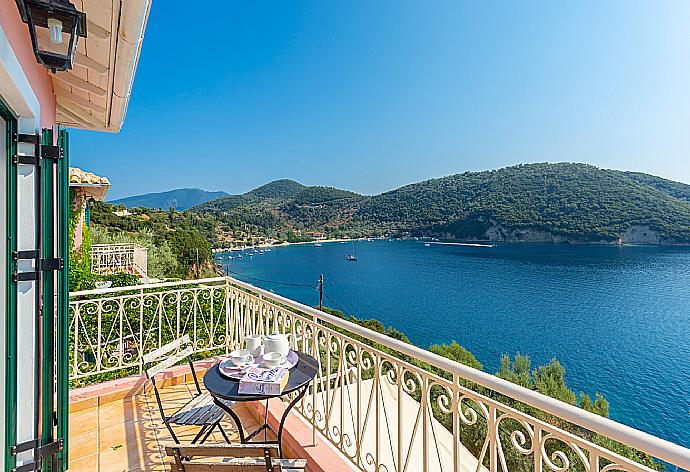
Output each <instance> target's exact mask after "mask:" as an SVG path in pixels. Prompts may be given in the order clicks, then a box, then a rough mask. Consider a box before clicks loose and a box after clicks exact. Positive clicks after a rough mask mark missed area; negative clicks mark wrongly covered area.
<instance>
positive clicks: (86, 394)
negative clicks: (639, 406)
mask: <svg viewBox="0 0 690 472" xmlns="http://www.w3.org/2000/svg"><path fill="white" fill-rule="evenodd" d="M70 318H71V326H70V338H71V339H70V341H71V350H70V378H71V382H72V384H73V386H74V387H77V388H74V389H73V390H72V395H71V399H72V405H71V411H72V423H73V424H74V426H73V427H72V430H71V432H70V441H71V446H70V451H71V452H70V455H71V457H72V459H71V460H73V463H72V468H71V469H70V470H97V469H96V467H100V469H98V470H115V469H111V468H108V465H111V464H113V463H114V462H113V461H116V460H118V461H120V462H117V464H124V465H122V467H125V468H123V469H120V467H121V466H120V465H118V466H117V467H118V468H117V470H137V469H141V470H163V468H164V465H163V464H164V462H165V458H163V457H162V453H161V447H162V445H163V444H164V443H165V442H166V441H168V440H169V438H167V437H166V435H165V434H163V433H164V428H163V427H162V423H161V422H160V418H159V415H158V413H157V411H156V409H155V408H153V407H152V405H154V404H155V403H152V397H151V392H150V390H147V389H146V381H145V379H144V378H143V377H142V376H141V357H142V355H143V354H144V353H146V352H149V351H151V350H153V349H156V348H158V347H160V346H161V345H163V344H165V343H167V342H169V341H171V340H173V339H176V338H179V337H181V336H183V335H185V334H188V335H189V336H190V338H191V339H192V343H193V347H194V352H195V354H196V357H197V358H198V359H199V360H198V361H197V366H198V369H199V370H200V371H202V372H203V370H204V369H206V368H208V367H210V366H211V365H213V363H214V362H217V361H218V356H222V355H223V354H225V353H227V352H229V351H231V350H233V349H236V348H237V347H239V346H241V345H242V344H243V339H244V337H245V336H247V335H249V334H266V333H271V332H274V331H280V332H284V333H286V334H288V335H289V337H290V339H291V343H292V347H293V349H295V350H300V351H303V352H306V353H308V354H311V355H313V356H314V357H316V358H317V359H319V361H320V367H319V373H318V374H317V377H316V378H315V380H314V382H313V383H312V385H311V386H310V388H309V389H308V392H307V395H306V396H305V397H304V398H303V399H302V400H301V401H300V402H299V403H298V404H297V406H296V407H295V409H294V410H293V412H292V413H291V414H290V417H289V421H288V423H287V433H288V434H287V439H286V441H287V443H288V444H287V446H288V447H287V448H286V450H287V451H288V456H292V457H306V458H307V459H308V461H309V466H308V467H309V469H308V470H323V471H334V470H355V471H371V470H377V471H387V472H394V471H398V472H403V471H410V472H411V471H415V472H416V471H424V472H426V471H429V472H431V471H447V472H449V471H454V472H458V471H463V472H464V471H476V472H484V471H491V472H494V471H502V472H507V471H513V470H520V471H522V470H524V471H528V470H533V471H535V472H541V471H552V472H566V471H586V472H609V471H613V470H624V471H640V472H642V471H651V470H655V469H656V468H658V467H660V466H661V464H662V463H663V464H665V465H666V466H667V468H668V470H679V469H685V470H690V450H688V449H685V448H683V447H681V446H678V445H676V444H673V443H670V442H667V441H664V440H662V439H659V438H656V437H654V436H651V435H648V434H646V433H643V432H641V431H638V430H634V429H632V428H629V427H627V426H624V425H622V424H619V423H616V422H614V421H612V420H609V419H607V418H603V417H600V416H597V415H595V414H592V413H589V412H587V411H585V410H582V409H580V408H578V407H575V406H572V405H568V404H565V403H562V402H560V401H557V400H554V399H552V398H550V397H546V396H544V395H541V394H539V393H537V392H534V391H532V390H529V389H525V388H523V387H520V386H518V385H515V384H512V383H510V382H507V381H505V380H502V379H499V378H497V377H495V376H493V375H490V374H487V373H485V372H481V371H477V370H475V369H472V368H470V367H467V366H465V365H462V364H459V363H457V362H454V361H451V360H449V359H446V358H444V357H441V356H437V355H435V354H433V353H430V352H428V351H425V350H423V349H420V348H417V347H415V346H412V345H409V344H406V343H404V342H401V341H398V340H396V339H393V338H390V337H388V336H385V335H383V334H380V333H376V332H373V331H371V330H368V329H366V328H363V327H361V326H359V325H355V324H353V323H350V322H348V321H346V320H343V319H340V318H338V317H335V316H331V315H329V314H326V313H323V312H321V311H318V310H316V309H313V308H311V307H308V306H304V305H301V304H299V303H297V302H294V301H292V300H289V299H286V298H284V297H280V296H278V295H275V294H273V293H270V292H267V291H265V290H261V289H259V288H256V287H253V286H251V285H249V284H246V283H244V282H240V281H238V280H234V279H231V278H227V277H220V278H212V279H203V280H196V281H185V282H175V283H163V284H152V285H146V286H138V287H136V288H134V289H133V288H113V289H99V290H91V291H85V292H76V293H73V294H72V296H71V301H70ZM166 375H167V376H168V380H167V385H166V387H165V388H164V392H165V394H164V395H167V396H168V398H169V399H170V403H172V404H173V405H171V406H174V403H175V401H182V399H184V398H185V395H187V396H188V395H189V394H190V393H189V392H190V391H189V389H188V388H187V387H188V386H187V382H189V381H190V378H189V375H187V373H186V372H185V370H184V367H180V366H177V367H173V368H171V369H170V371H169V372H167V373H166ZM112 379H117V380H112ZM280 403H281V402H275V403H271V406H270V410H269V412H268V414H269V420H270V421H269V423H270V422H275V421H277V420H276V418H278V417H279V415H280V413H281V411H282V409H283V408H284V405H281V404H280ZM87 410H88V411H87ZM238 414H239V415H240V416H241V418H242V422H243V424H244V423H245V419H246V424H248V425H252V424H256V423H258V422H259V421H262V415H263V410H262V406H261V405H255V404H250V403H247V404H242V405H240V406H239V407H238ZM89 415H91V416H89ZM89 418H91V419H89ZM94 418H95V419H94ZM94 421H95V423H94ZM125 423H128V424H126V425H125ZM83 424H86V425H89V426H88V427H86V426H80V425H83ZM117 425H120V426H117ZM123 425H124V426H123ZM107 427H111V428H113V429H112V432H108V431H107V430H106V429H105V428H107ZM118 428H119V429H118ZM234 428H235V426H234V424H231V423H230V422H228V426H227V429H226V430H229V431H235V430H234ZM247 429H251V428H247ZM116 434H120V436H118V437H119V438H120V439H117V440H115V439H114V438H115V437H116ZM190 434H191V433H190ZM190 438H191V436H190ZM214 439H215V440H217V441H220V440H221V439H220V438H214ZM231 439H232V438H231ZM103 441H105V442H103ZM113 441H115V443H113V444H110V443H112V442H113ZM118 446H119V447H118ZM117 451H119V452H117ZM116 456H117V457H119V459H115V457H116ZM99 464H100V465H99ZM81 467H84V468H81ZM89 467H91V468H89Z"/></svg>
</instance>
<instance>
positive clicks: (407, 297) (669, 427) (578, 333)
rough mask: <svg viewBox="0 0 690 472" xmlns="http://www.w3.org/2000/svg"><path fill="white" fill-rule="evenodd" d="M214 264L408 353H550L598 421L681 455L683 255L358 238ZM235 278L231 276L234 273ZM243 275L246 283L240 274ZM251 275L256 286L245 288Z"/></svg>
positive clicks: (688, 371)
mask: <svg viewBox="0 0 690 472" xmlns="http://www.w3.org/2000/svg"><path fill="white" fill-rule="evenodd" d="M354 246H355V251H356V254H357V256H358V258H359V261H358V262H348V261H346V260H345V256H346V255H347V254H349V253H350V252H352V249H353V246H352V244H350V243H347V244H340V243H324V244H323V246H322V247H314V246H312V245H294V246H289V247H278V248H273V249H272V252H270V253H265V254H263V255H256V256H254V257H252V258H250V257H247V255H246V253H245V257H244V258H243V259H239V260H238V259H235V260H232V261H228V260H227V258H226V259H224V260H221V261H219V262H221V263H223V264H228V263H229V264H230V270H231V271H233V272H235V274H234V275H235V276H236V277H238V278H240V279H243V280H246V281H247V282H251V283H253V284H254V285H257V286H260V287H262V288H265V289H269V290H273V291H274V292H276V293H279V294H281V295H284V296H287V297H289V298H292V299H294V300H298V301H300V302H302V303H305V304H308V305H317V304H318V292H317V291H316V290H315V289H313V288H307V287H301V286H300V287H294V286H288V285H282V284H275V283H270V282H268V281H279V282H280V281H282V282H289V283H296V284H305V285H311V286H312V287H315V286H316V282H317V280H318V277H319V274H324V277H325V293H326V295H327V296H328V297H330V299H331V300H328V299H327V300H326V301H325V302H324V304H325V305H327V306H331V307H334V308H338V307H337V306H334V305H335V304H337V305H339V306H340V307H341V308H342V309H344V310H345V311H346V312H347V313H348V314H353V315H355V316H357V317H359V318H376V319H378V320H379V321H381V322H382V323H383V324H384V325H386V326H393V327H395V328H397V329H399V330H401V331H403V332H405V333H406V334H407V335H408V336H409V337H410V339H411V340H412V342H414V343H415V344H417V345H418V346H421V347H427V346H429V345H430V344H433V343H447V342H450V341H453V340H454V341H457V342H458V343H460V344H461V345H463V346H465V347H466V348H467V349H469V350H470V351H471V352H472V353H473V354H474V355H475V356H476V357H477V359H478V360H479V361H480V362H481V363H482V364H484V368H485V370H487V371H488V372H496V370H497V369H498V366H499V361H500V357H501V354H503V353H509V354H511V355H512V354H514V353H516V352H521V353H523V354H528V355H529V356H530V357H531V359H532V361H533V365H536V364H538V363H545V362H548V361H549V360H550V359H551V358H552V357H557V358H558V359H559V360H560V361H561V363H562V364H563V365H564V366H565V368H566V380H567V382H568V384H569V385H570V386H571V388H572V389H573V390H575V391H576V392H579V391H580V390H583V391H585V392H587V393H589V394H590V395H593V394H594V392H595V391H599V392H601V393H603V394H604V395H605V396H606V398H607V399H608V401H609V403H610V416H611V418H613V419H615V420H617V421H620V422H622V423H625V424H628V425H630V426H633V427H635V428H638V429H641V430H643V431H647V432H649V433H651V434H654V435H656V436H659V437H662V438H664V439H668V440H671V441H674V442H676V443H679V444H682V445H684V446H687V447H690V248H660V247H632V246H624V247H618V246H570V245H536V244H500V245H498V246H496V247H493V248H477V247H463V246H446V245H432V246H430V247H425V246H424V244H423V243H421V242H419V241H358V242H356V243H355V245H354ZM237 274H242V275H243V276H246V277H242V276H240V275H237ZM249 277H252V278H254V279H250V278H249ZM255 279H262V281H259V280H255Z"/></svg>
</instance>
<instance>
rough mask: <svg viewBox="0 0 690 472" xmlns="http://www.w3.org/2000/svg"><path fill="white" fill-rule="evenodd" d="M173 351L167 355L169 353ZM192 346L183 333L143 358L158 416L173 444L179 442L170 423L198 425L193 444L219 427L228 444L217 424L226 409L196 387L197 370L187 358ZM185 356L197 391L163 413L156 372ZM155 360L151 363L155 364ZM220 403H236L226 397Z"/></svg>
mask: <svg viewBox="0 0 690 472" xmlns="http://www.w3.org/2000/svg"><path fill="white" fill-rule="evenodd" d="M173 351H174V353H173V354H172V355H170V353H171V352H173ZM193 352H194V351H193V349H192V346H191V343H190V340H189V335H185V336H183V337H181V338H179V339H177V340H175V341H173V342H171V343H169V344H166V345H165V346H162V347H160V348H158V349H156V350H155V351H152V352H150V353H148V354H146V355H144V357H143V362H144V369H145V371H146V377H147V378H148V379H149V380H151V384H152V385H153V391H154V393H155V394H156V402H158V409H159V410H160V413H161V418H163V423H164V424H165V426H166V428H168V431H170V435H171V436H172V438H173V440H174V441H175V442H176V443H178V444H179V443H180V441H179V439H177V435H176V434H175V431H173V428H172V425H177V426H199V427H200V430H199V432H198V433H197V435H196V436H195V437H194V439H193V440H192V444H195V443H196V442H197V441H199V440H200V442H201V443H203V442H204V441H206V439H208V437H209V436H210V435H211V433H212V432H213V430H214V429H215V428H218V430H219V431H220V434H222V435H223V438H224V439H225V442H227V443H230V439H229V438H228V436H227V434H225V431H224V430H223V428H222V426H221V425H220V421H221V420H222V419H223V417H224V416H225V411H224V410H223V409H222V408H221V407H219V406H218V405H216V404H215V403H214V400H213V397H212V396H211V394H210V393H208V392H206V393H204V392H202V391H201V388H200V387H199V380H198V379H197V377H196V372H195V371H194V364H193V363H192V360H191V358H190V356H191V354H192V353H193ZM183 359H186V360H187V363H188V364H189V368H190V370H191V372H192V377H193V378H194V385H195V386H196V392H197V393H196V394H195V395H194V397H193V398H192V399H191V400H190V401H188V402H187V403H186V404H185V405H184V406H182V407H181V408H180V409H178V410H177V411H176V412H175V413H173V414H172V415H171V416H166V415H165V410H164V409H163V403H162V402H161V396H160V393H159V391H158V387H157V386H156V375H157V374H159V373H160V372H161V371H163V370H165V369H168V368H170V367H172V366H174V365H175V364H177V363H178V362H180V361H181V360H183ZM156 362H158V363H157V364H155V365H154V363H156ZM222 401H223V403H224V404H225V405H226V406H227V407H228V408H232V407H233V406H234V405H235V403H234V402H231V401H227V400H222Z"/></svg>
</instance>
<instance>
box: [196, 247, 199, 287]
mask: <svg viewBox="0 0 690 472" xmlns="http://www.w3.org/2000/svg"><path fill="white" fill-rule="evenodd" d="M196 278H197V279H198V278H199V248H196Z"/></svg>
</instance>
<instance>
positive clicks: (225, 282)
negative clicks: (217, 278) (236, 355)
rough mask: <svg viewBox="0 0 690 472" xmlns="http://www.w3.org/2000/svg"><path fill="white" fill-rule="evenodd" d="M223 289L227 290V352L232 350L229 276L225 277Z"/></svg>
mask: <svg viewBox="0 0 690 472" xmlns="http://www.w3.org/2000/svg"><path fill="white" fill-rule="evenodd" d="M223 281H224V284H223V289H224V290H225V338H224V339H225V353H226V354H227V353H229V352H230V348H229V344H230V342H232V340H231V339H230V283H229V282H228V279H227V277H225V278H224V279H223Z"/></svg>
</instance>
